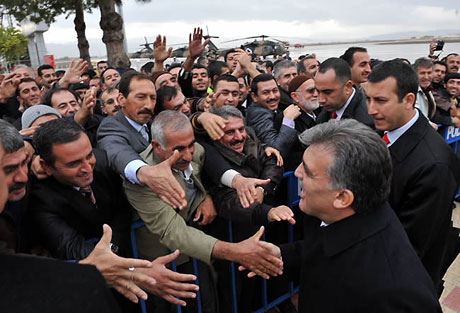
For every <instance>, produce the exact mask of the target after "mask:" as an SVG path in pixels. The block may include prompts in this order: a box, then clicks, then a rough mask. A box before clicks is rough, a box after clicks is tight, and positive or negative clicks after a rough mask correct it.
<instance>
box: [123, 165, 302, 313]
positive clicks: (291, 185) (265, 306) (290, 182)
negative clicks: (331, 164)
mask: <svg viewBox="0 0 460 313" xmlns="http://www.w3.org/2000/svg"><path fill="white" fill-rule="evenodd" d="M283 179H284V180H285V181H286V183H287V202H288V203H287V204H288V206H289V207H290V208H291V209H292V208H293V207H294V206H295V205H297V204H298V203H299V194H300V189H299V186H300V184H298V179H297V178H296V177H295V176H294V172H292V171H290V172H286V173H284V175H283ZM142 226H144V222H143V221H142V220H138V221H136V222H134V223H132V224H131V234H130V235H131V245H132V249H133V257H134V258H138V257H139V255H138V252H137V244H136V236H135V230H136V229H137V228H139V227H142ZM227 227H228V240H229V242H233V232H232V222H231V221H228V224H227ZM263 238H265V236H264V237H263ZM293 238H294V230H293V226H292V225H291V224H289V226H288V242H291V241H292V240H293ZM192 262H194V263H193V271H194V275H195V276H196V277H197V282H196V283H197V284H198V283H199V281H198V279H199V275H198V270H197V264H196V260H195V259H193V258H192ZM229 264H230V265H229V267H230V268H229V272H230V275H231V276H230V278H231V287H232V306H233V308H232V312H233V313H238V303H237V302H238V301H237V291H236V271H235V264H234V263H233V262H229ZM171 269H172V270H173V271H176V264H175V262H174V261H173V262H172V263H171ZM298 290H299V288H298V287H294V284H293V283H292V282H290V283H289V286H288V291H287V292H286V293H284V294H282V295H280V296H279V297H277V298H276V299H274V300H272V301H271V302H268V296H267V281H266V280H265V279H263V280H262V307H261V308H259V309H257V310H256V311H255V313H262V312H266V311H268V310H269V309H271V308H273V307H275V306H276V305H278V304H280V303H281V302H283V301H285V300H286V299H288V298H290V297H291V296H293V295H294V294H295V293H297V292H298ZM196 301H197V309H198V313H202V307H201V298H200V294H199V291H198V294H197V298H196ZM139 302H140V306H141V310H142V313H147V308H146V305H145V301H144V300H140V301H139ZM176 308H177V309H176V310H177V313H181V312H182V310H181V307H180V306H179V305H177V306H176Z"/></svg>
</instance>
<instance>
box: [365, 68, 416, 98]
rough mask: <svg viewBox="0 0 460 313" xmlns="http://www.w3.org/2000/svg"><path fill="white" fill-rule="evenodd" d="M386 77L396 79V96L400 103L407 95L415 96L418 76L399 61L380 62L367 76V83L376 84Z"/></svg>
mask: <svg viewBox="0 0 460 313" xmlns="http://www.w3.org/2000/svg"><path fill="white" fill-rule="evenodd" d="M388 77H393V78H394V79H396V94H397V95H398V99H399V101H402V100H403V99H404V97H405V96H406V95H407V94H408V93H413V94H414V95H417V91H418V76H417V73H416V72H415V70H414V69H413V68H412V67H411V66H410V65H407V64H406V63H404V62H402V61H399V60H391V61H386V62H382V63H381V64H379V65H377V66H376V67H375V68H374V69H373V70H372V72H371V74H369V83H378V82H381V81H383V80H385V79H387V78H388Z"/></svg>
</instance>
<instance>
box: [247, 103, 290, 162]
mask: <svg viewBox="0 0 460 313" xmlns="http://www.w3.org/2000/svg"><path fill="white" fill-rule="evenodd" d="M246 114H247V123H248V126H251V127H252V128H253V129H254V131H255V132H256V135H257V138H259V140H260V141H262V142H263V143H265V144H267V145H269V146H270V147H273V148H275V149H277V150H278V151H280V153H281V155H282V156H283V157H286V156H287V155H288V153H289V150H290V149H291V147H292V146H293V144H294V142H295V139H296V136H297V131H296V130H295V129H294V128H290V127H288V126H286V125H281V127H280V130H279V131H277V130H276V128H275V122H274V118H273V115H272V113H271V112H270V111H268V110H265V109H263V108H260V107H254V108H252V109H251V110H248V111H247V113H246Z"/></svg>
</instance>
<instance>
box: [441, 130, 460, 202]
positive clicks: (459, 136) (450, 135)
mask: <svg viewBox="0 0 460 313" xmlns="http://www.w3.org/2000/svg"><path fill="white" fill-rule="evenodd" d="M441 133H442V136H443V137H444V140H445V141H446V142H447V144H449V145H450V146H451V147H452V149H454V153H455V154H456V155H457V148H458V141H459V140H460V128H456V127H454V126H445V127H443V128H441ZM458 196H460V188H459V190H457V194H456V195H455V198H457V197H458Z"/></svg>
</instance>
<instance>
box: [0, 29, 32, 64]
mask: <svg viewBox="0 0 460 313" xmlns="http://www.w3.org/2000/svg"><path fill="white" fill-rule="evenodd" d="M27 42H28V41H27V37H26V36H24V35H23V34H22V33H21V32H20V31H19V30H17V29H15V28H14V27H8V28H5V27H3V26H0V56H1V57H2V58H4V59H5V60H6V61H7V62H14V61H16V60H17V59H18V58H19V57H21V56H23V55H25V54H26V52H27Z"/></svg>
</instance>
